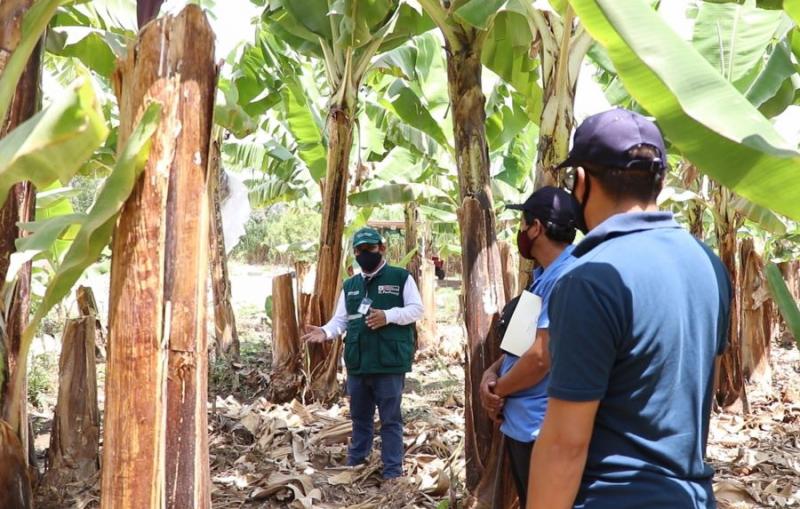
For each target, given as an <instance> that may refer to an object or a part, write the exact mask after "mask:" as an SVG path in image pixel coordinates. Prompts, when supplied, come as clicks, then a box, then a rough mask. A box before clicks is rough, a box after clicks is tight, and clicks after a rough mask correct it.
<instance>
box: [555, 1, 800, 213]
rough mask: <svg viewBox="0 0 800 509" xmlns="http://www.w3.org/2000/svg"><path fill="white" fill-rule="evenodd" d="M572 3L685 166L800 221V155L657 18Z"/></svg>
mask: <svg viewBox="0 0 800 509" xmlns="http://www.w3.org/2000/svg"><path fill="white" fill-rule="evenodd" d="M570 3H571V5H572V6H573V8H574V9H575V11H576V13H577V14H578V16H580V19H581V23H582V24H583V26H584V27H585V28H586V30H587V31H588V32H589V33H590V34H591V35H592V37H593V38H594V39H595V40H596V41H598V42H599V43H600V44H602V45H603V46H604V47H605V48H606V49H607V50H608V54H609V57H610V58H611V60H612V61H613V62H614V66H615V67H616V69H617V72H618V73H619V76H620V77H621V78H622V80H623V83H624V85H625V87H626V88H627V89H628V91H629V92H630V94H631V96H632V97H633V98H634V99H636V101H638V103H639V104H640V105H641V106H642V107H643V108H644V109H645V110H647V111H648V112H650V114H652V115H654V116H655V117H656V120H657V121H658V123H659V125H660V127H661V129H662V130H663V131H664V134H665V135H666V137H667V138H669V139H670V141H671V142H672V143H673V145H674V146H675V147H677V148H678V149H679V150H680V151H681V153H682V155H683V156H684V157H685V158H686V159H689V160H690V161H692V162H693V163H694V164H695V165H696V166H697V167H698V168H700V170H702V171H703V172H705V173H707V174H708V175H710V176H712V177H714V178H715V179H716V180H718V181H719V182H721V183H722V184H723V185H725V186H727V187H729V188H730V189H732V190H734V191H735V192H736V193H738V194H740V195H742V196H744V197H746V198H748V199H749V200H750V201H752V202H754V203H756V204H758V205H762V206H764V207H767V208H769V209H770V210H773V211H775V212H778V213H779V214H782V215H785V216H787V217H789V218H792V219H795V220H798V219H800V186H797V185H796V184H797V175H798V174H800V153H798V152H797V151H796V150H794V149H793V147H789V146H788V144H787V143H786V142H785V140H783V139H782V138H781V136H780V135H779V134H778V133H777V132H776V131H775V129H774V128H773V127H772V124H770V122H769V121H768V120H767V119H766V118H764V116H763V115H762V114H761V113H760V112H759V111H758V110H757V109H755V107H754V106H753V105H752V104H750V102H749V101H748V100H747V99H746V98H745V97H744V96H743V95H742V94H740V93H739V92H738V91H737V90H736V89H735V88H734V87H733V85H731V84H730V83H729V82H728V81H727V80H725V79H724V78H723V77H722V76H721V75H720V74H719V73H718V72H717V71H716V70H715V69H714V68H713V67H712V66H711V64H709V63H708V62H707V61H706V60H705V59H704V58H703V57H702V56H700V55H699V54H698V53H697V51H696V50H695V49H694V48H692V47H691V46H690V45H689V44H688V43H686V42H685V41H683V40H681V38H680V37H678V35H677V34H675V33H674V32H673V31H672V30H671V29H670V28H669V27H668V26H666V24H665V23H664V21H663V20H661V18H660V17H659V16H658V14H657V13H656V12H655V11H653V10H652V9H651V8H650V7H649V6H648V5H647V4H646V3H644V2H640V1H637V0H570ZM676 70H680V72H676Z"/></svg>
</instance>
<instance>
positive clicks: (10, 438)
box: [0, 420, 33, 509]
mask: <svg viewBox="0 0 800 509" xmlns="http://www.w3.org/2000/svg"><path fill="white" fill-rule="evenodd" d="M0 458H2V460H3V462H2V463H0V507H2V508H3V509H30V508H31V507H33V495H32V493H31V480H30V476H29V474H28V466H27V464H26V462H25V457H24V456H23V454H22V444H21V443H20V442H19V437H18V436H17V433H16V432H15V431H14V430H13V429H11V426H9V425H8V423H6V421H3V420H0Z"/></svg>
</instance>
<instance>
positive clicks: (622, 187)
mask: <svg viewBox="0 0 800 509" xmlns="http://www.w3.org/2000/svg"><path fill="white" fill-rule="evenodd" d="M628 155H629V156H630V157H631V158H632V159H638V160H640V162H641V163H643V164H640V165H638V166H633V167H630V168H603V167H597V166H595V167H591V166H590V167H588V168H585V169H586V171H587V172H588V173H589V175H591V176H593V177H594V178H596V179H597V181H598V182H599V183H600V186H601V187H602V188H603V190H605V191H606V192H607V193H609V194H610V195H611V196H612V197H614V198H615V199H617V200H619V199H623V198H633V199H635V200H639V201H644V202H653V201H655V200H656V198H657V197H658V194H659V193H660V192H661V188H662V187H663V186H664V176H665V174H666V169H663V170H659V169H656V168H650V167H648V166H647V163H648V161H653V160H654V159H657V158H659V157H661V156H660V154H659V151H658V149H657V148H656V147H653V146H651V145H637V146H636V147H633V148H632V149H630V150H629V151H628Z"/></svg>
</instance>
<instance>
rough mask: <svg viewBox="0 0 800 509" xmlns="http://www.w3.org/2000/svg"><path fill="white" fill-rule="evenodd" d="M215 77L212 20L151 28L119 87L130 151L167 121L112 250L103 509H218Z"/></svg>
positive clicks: (185, 16)
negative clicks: (212, 167)
mask: <svg viewBox="0 0 800 509" xmlns="http://www.w3.org/2000/svg"><path fill="white" fill-rule="evenodd" d="M216 77H217V67H216V65H215V64H214V34H213V32H212V30H211V27H210V25H209V24H208V20H207V19H206V17H205V14H203V11H202V10H201V9H200V8H199V7H198V6H196V5H189V6H187V7H186V8H185V9H183V11H181V13H180V14H178V15H176V16H168V17H164V18H161V19H159V20H157V21H156V22H153V23H149V24H148V25H147V26H146V27H145V28H144V29H143V30H142V31H141V32H140V35H139V39H138V41H137V43H136V46H135V50H134V48H132V49H131V51H129V52H128V57H127V58H126V59H125V60H124V61H122V62H120V64H119V67H118V70H117V73H116V74H115V77H114V84H115V88H116V91H117V95H118V97H119V103H120V145H122V144H123V143H124V141H125V139H126V138H127V137H128V136H129V135H130V132H131V130H132V129H133V126H135V125H136V123H137V121H138V117H139V115H140V114H141V112H142V111H144V109H145V106H146V105H147V104H148V103H150V102H152V101H158V102H159V103H161V105H162V117H161V121H160V123H159V126H158V128H157V130H156V133H155V134H154V136H153V141H152V148H151V151H150V155H149V158H148V161H147V163H146V165H145V168H144V172H143V173H144V174H143V175H142V177H141V179H140V180H139V182H138V184H137V185H136V187H135V188H134V190H133V193H132V194H131V195H130V198H129V199H128V200H127V202H126V203H125V205H124V207H123V210H122V212H121V214H120V217H119V220H118V223H117V227H116V230H115V232H114V240H113V245H112V252H113V258H112V262H111V292H110V293H111V295H110V305H109V351H108V363H107V374H106V392H105V393H106V408H105V425H104V437H103V438H104V440H103V475H102V507H103V508H104V509H109V508H114V509H117V508H131V509H133V508H137V509H138V508H151V509H157V508H162V507H167V508H207V507H210V502H211V501H210V495H209V463H208V443H207V440H208V434H207V433H208V428H207V414H206V398H207V386H206V385H207V378H206V376H207V369H208V366H207V361H208V359H207V348H206V342H207V338H206V325H205V324H206V321H205V320H206V296H207V293H206V288H207V286H206V283H207V281H208V266H207V260H208V252H207V250H208V245H207V244H208V228H209V226H208V196H207V187H206V186H207V170H208V155H209V149H210V146H209V145H210V141H211V140H210V139H211V127H212V112H213V106H214V90H215V85H216Z"/></svg>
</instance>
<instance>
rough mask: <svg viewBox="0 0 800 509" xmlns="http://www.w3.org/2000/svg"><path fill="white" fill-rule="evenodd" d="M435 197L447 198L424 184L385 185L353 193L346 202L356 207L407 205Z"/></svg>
mask: <svg viewBox="0 0 800 509" xmlns="http://www.w3.org/2000/svg"><path fill="white" fill-rule="evenodd" d="M435 197H439V198H449V197H448V195H447V193H445V192H443V191H441V190H440V189H439V188H437V187H433V186H429V185H426V184H417V183H409V184H387V185H385V186H382V187H377V188H375V189H369V190H366V191H360V192H358V193H353V194H351V195H350V196H349V197H348V201H349V202H350V204H351V205H354V206H356V207H365V206H372V205H390V204H395V203H407V202H410V201H419V200H421V199H425V200H429V199H431V198H435Z"/></svg>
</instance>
